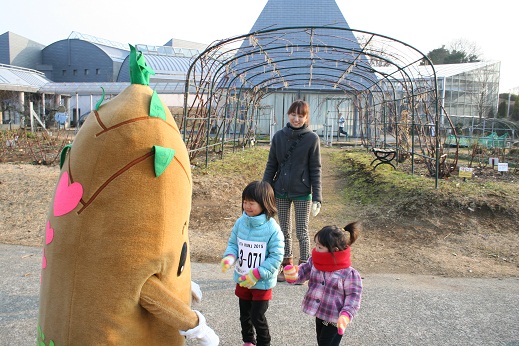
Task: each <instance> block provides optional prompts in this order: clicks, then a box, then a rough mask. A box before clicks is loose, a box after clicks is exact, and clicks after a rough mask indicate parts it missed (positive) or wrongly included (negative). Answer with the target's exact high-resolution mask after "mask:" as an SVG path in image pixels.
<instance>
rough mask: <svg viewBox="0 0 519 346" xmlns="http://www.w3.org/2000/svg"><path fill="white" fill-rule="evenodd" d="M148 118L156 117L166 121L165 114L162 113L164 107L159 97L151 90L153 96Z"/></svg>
mask: <svg viewBox="0 0 519 346" xmlns="http://www.w3.org/2000/svg"><path fill="white" fill-rule="evenodd" d="M150 117H157V118H161V119H162V120H164V121H166V112H165V111H164V106H163V105H162V101H160V98H159V95H158V94H157V92H156V91H155V90H153V94H152V95H151V102H150Z"/></svg>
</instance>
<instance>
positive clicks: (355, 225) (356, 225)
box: [343, 221, 362, 246]
mask: <svg viewBox="0 0 519 346" xmlns="http://www.w3.org/2000/svg"><path fill="white" fill-rule="evenodd" d="M361 228H362V227H361V225H360V222H358V221H355V222H351V223H349V224H347V225H346V226H344V228H343V229H344V230H345V231H346V232H348V233H349V234H350V237H349V240H348V245H349V246H351V244H353V243H355V240H357V238H358V237H359V233H360V230H361Z"/></svg>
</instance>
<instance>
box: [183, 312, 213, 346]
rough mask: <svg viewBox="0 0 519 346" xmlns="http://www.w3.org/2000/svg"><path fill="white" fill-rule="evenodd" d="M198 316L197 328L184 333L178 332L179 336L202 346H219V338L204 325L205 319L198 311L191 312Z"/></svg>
mask: <svg viewBox="0 0 519 346" xmlns="http://www.w3.org/2000/svg"><path fill="white" fill-rule="evenodd" d="M193 311H194V312H195V313H196V314H197V316H198V326H196V327H195V328H193V329H188V330H186V331H184V330H179V332H180V335H182V336H185V337H186V338H188V339H194V340H197V341H198V343H199V344H200V345H202V346H218V345H219V344H220V338H219V337H218V335H216V333H215V332H214V330H212V329H211V328H209V326H208V325H207V324H206V323H205V317H204V315H202V314H201V313H200V312H199V311H196V310H193Z"/></svg>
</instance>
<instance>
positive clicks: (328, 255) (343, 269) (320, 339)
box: [284, 222, 362, 346]
mask: <svg viewBox="0 0 519 346" xmlns="http://www.w3.org/2000/svg"><path fill="white" fill-rule="evenodd" d="M359 232H360V224H359V223H358V222H352V223H350V224H348V225H346V226H345V227H344V228H343V229H340V228H339V227H337V226H326V227H324V228H323V229H321V230H320V231H319V232H317V234H316V235H315V237H314V240H315V244H316V245H315V248H314V249H313V251H312V256H311V257H310V258H309V259H308V262H306V263H302V264H300V265H299V266H292V265H287V266H286V267H285V268H284V271H285V278H286V281H287V282H288V283H290V284H302V283H304V282H305V281H308V291H307V292H306V294H305V297H304V299H303V312H305V313H307V314H309V315H311V316H315V323H316V333H317V344H318V345H319V346H324V345H326V346H336V345H339V344H340V342H341V339H342V335H343V333H344V330H345V329H346V326H347V325H348V324H349V323H350V321H351V320H352V319H353V317H355V315H356V313H357V311H358V310H359V308H360V301H361V296H362V279H361V277H360V274H359V272H357V270H355V269H354V268H353V267H351V261H350V246H351V244H353V243H354V242H355V240H356V239H357V237H358V235H359Z"/></svg>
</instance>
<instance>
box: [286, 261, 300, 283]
mask: <svg viewBox="0 0 519 346" xmlns="http://www.w3.org/2000/svg"><path fill="white" fill-rule="evenodd" d="M298 271H299V267H298V266H293V265H291V264H289V265H287V266H285V268H283V272H284V273H285V279H286V280H287V282H288V283H292V282H295V281H296V280H297V277H298V275H297V272H298Z"/></svg>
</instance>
